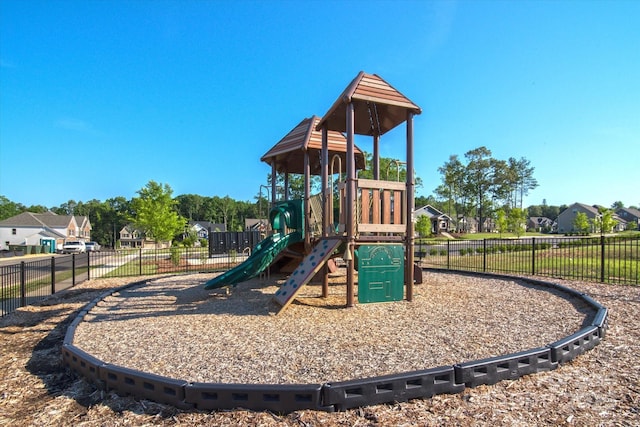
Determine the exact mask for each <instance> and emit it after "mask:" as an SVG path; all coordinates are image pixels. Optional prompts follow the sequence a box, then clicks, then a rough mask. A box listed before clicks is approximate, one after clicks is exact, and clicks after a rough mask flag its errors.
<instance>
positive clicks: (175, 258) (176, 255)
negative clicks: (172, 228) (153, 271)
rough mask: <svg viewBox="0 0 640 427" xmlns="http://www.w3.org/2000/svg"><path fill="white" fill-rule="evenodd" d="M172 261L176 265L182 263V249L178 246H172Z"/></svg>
mask: <svg viewBox="0 0 640 427" xmlns="http://www.w3.org/2000/svg"><path fill="white" fill-rule="evenodd" d="M171 262H172V263H173V265H175V266H176V267H177V266H179V265H180V249H179V248H177V247H172V248H171Z"/></svg>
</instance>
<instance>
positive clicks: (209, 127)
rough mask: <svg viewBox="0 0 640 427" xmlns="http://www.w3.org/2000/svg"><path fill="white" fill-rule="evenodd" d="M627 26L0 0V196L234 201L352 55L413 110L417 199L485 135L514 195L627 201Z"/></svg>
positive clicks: (384, 143) (597, 20)
mask: <svg viewBox="0 0 640 427" xmlns="http://www.w3.org/2000/svg"><path fill="white" fill-rule="evenodd" d="M638 22H640V2H638V1H532V2H528V1H513V2H507V1H394V2H390V1H364V0H359V1H317V0H316V1H313V0H312V1H307V2H300V1H285V0H282V1H196V0H186V1H146V0H137V1H118V0H110V1H31V0H21V1H15V0H2V1H0V194H1V195H4V196H6V197H7V198H9V199H10V200H12V201H15V202H20V203H23V204H25V205H27V206H28V205H32V204H41V205H45V206H47V207H53V206H58V205H60V204H62V203H65V202H67V201H68V200H75V201H79V200H81V201H85V202H86V201H89V200H91V199H98V200H102V201H104V200H106V199H108V198H111V197H116V196H124V197H126V198H131V197H134V196H135V195H136V194H135V193H136V191H137V190H139V189H140V188H142V187H144V186H145V184H146V183H147V182H148V181H149V180H154V181H157V182H161V183H167V184H169V185H170V186H171V187H172V188H173V190H174V195H179V194H188V193H193V194H200V195H203V196H215V195H217V196H225V195H229V196H231V197H233V198H235V199H239V200H253V197H254V196H255V195H256V194H257V193H258V192H259V188H260V185H261V184H266V177H267V175H268V174H269V172H270V168H269V166H268V165H267V164H265V163H261V162H260V157H261V156H262V155H263V154H264V153H265V152H266V151H267V150H268V149H269V148H271V147H272V146H273V145H274V144H275V143H276V142H278V140H280V139H281V138H282V137H283V136H284V135H285V134H286V133H288V132H289V131H290V130H291V129H292V128H293V127H294V126H295V125H296V124H297V123H299V122H300V120H302V119H303V118H305V117H309V116H311V115H313V114H315V115H318V116H322V115H324V113H325V112H326V111H327V110H328V109H329V107H330V106H331V105H332V103H333V102H334V101H335V100H336V98H337V97H338V95H339V94H340V93H341V92H342V90H343V89H344V88H345V87H346V86H347V84H348V83H349V82H350V81H351V80H352V79H353V78H354V77H355V76H356V75H357V73H358V72H359V71H361V70H362V71H365V72H367V73H375V74H378V75H380V76H381V77H382V78H383V79H385V80H386V81H387V82H389V83H390V84H391V85H393V86H394V87H395V88H397V89H398V90H400V91H401V92H402V93H403V94H405V95H406V96H407V97H408V98H410V99H411V100H412V101H413V102H415V103H416V104H418V105H419V106H420V107H421V108H422V110H423V113H422V114H421V115H419V116H417V117H416V119H415V144H416V148H415V156H416V172H417V174H418V176H420V177H421V178H422V180H423V182H424V187H423V188H421V189H418V190H417V194H418V195H425V196H426V195H428V194H430V193H431V192H432V191H433V189H434V188H435V187H436V186H437V185H438V184H439V182H440V176H439V174H438V172H437V168H438V167H439V166H441V165H443V164H444V162H445V161H447V159H448V157H449V155H451V154H458V155H460V156H461V157H462V156H463V155H464V153H465V152H467V151H469V150H471V149H473V148H477V147H479V146H483V145H484V146H486V147H488V148H489V149H490V150H491V151H492V152H493V155H494V157H496V158H500V159H504V160H506V159H507V158H509V157H515V158H520V157H526V158H527V159H529V160H530V161H531V165H532V166H534V167H535V175H534V176H535V177H536V178H537V179H538V181H539V184H540V185H539V187H538V188H537V189H535V190H534V191H532V192H531V193H530V195H529V197H527V198H526V200H525V205H530V204H540V203H542V201H543V199H546V202H547V203H548V204H550V205H560V204H570V203H573V202H576V201H578V202H582V203H588V204H596V203H597V204H602V205H605V206H609V205H611V204H612V203H613V202H614V201H618V200H620V201H622V202H623V203H624V204H625V205H627V206H628V205H636V206H637V205H640V186H639V182H640V180H639V177H640V174H639V167H638V166H639V165H640V26H639V25H638ZM404 133H405V129H404V126H401V127H399V128H397V129H395V130H393V131H392V132H389V133H388V134H387V135H385V136H383V138H382V140H381V155H383V156H385V157H394V158H400V159H404V137H405V134H404ZM356 143H357V144H358V145H359V146H361V147H362V148H363V149H364V150H368V151H371V141H370V140H369V139H367V138H365V139H362V138H359V139H357V140H356Z"/></svg>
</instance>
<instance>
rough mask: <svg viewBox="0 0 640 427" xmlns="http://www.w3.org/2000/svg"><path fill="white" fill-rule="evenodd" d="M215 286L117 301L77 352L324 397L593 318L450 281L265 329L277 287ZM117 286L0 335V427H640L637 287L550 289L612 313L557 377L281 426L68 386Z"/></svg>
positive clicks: (337, 305) (467, 281)
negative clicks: (411, 297)
mask: <svg viewBox="0 0 640 427" xmlns="http://www.w3.org/2000/svg"><path fill="white" fill-rule="evenodd" d="M210 277H211V275H197V274H193V275H178V276H167V277H157V276H156V277H153V278H148V279H149V280H148V282H147V283H146V284H144V285H141V286H136V287H133V288H129V289H127V290H124V291H122V292H120V293H118V294H115V295H113V296H111V297H109V298H107V299H106V300H105V301H104V302H103V303H101V304H99V306H97V307H96V308H95V309H94V310H92V311H91V312H90V314H89V315H88V316H87V317H86V321H85V322H83V323H81V325H80V326H79V327H78V329H77V333H76V340H75V341H74V344H75V345H77V346H78V347H80V348H83V349H84V350H85V351H88V352H89V353H91V354H93V355H94V356H96V357H98V358H100V359H102V360H104V361H107V362H111V363H117V364H121V365H124V366H127V367H131V368H134V369H143V370H146V371H148V372H153V373H157V374H160V375H166V376H170V377H173V378H180V379H185V380H188V381H206V382H214V381H222V382H251V383H300V382H303V383H311V382H320V383H322V382H329V381H341V380H345V379H351V378H359V377H366V376H374V375H383V374H387V373H395V372H402V371H408V370H415V369H424V368H430V367H436V366H441V365H450V364H454V363H458V362H463V361H468V360H475V359H478V358H483V357H489V356H494V355H499V354H505V353H511V352H515V351H519V350H524V349H529V348H533V347H537V346H541V345H544V344H546V343H549V342H552V341H554V340H557V339H559V338H562V337H564V336H566V335H568V334H570V333H572V332H575V331H577V330H578V329H580V328H581V327H582V324H583V323H584V322H589V321H590V319H591V317H590V316H592V315H593V312H592V311H591V310H590V309H589V308H588V307H587V306H584V305H583V304H582V303H579V302H576V301H573V300H571V299H569V300H567V299H565V298H562V297H561V296H559V295H558V294H554V293H550V292H548V291H543V290H541V289H539V288H537V287H534V286H528V285H524V286H523V284H522V283H521V282H519V281H514V280H503V279H495V278H482V277H471V276H465V275H456V274H449V273H444V272H442V273H436V272H426V273H424V284H422V285H418V286H416V288H415V301H414V302H411V303H408V302H406V301H403V302H397V303H388V304H361V305H357V306H356V307H354V308H350V309H346V308H343V304H344V299H345V297H344V286H343V285H341V282H342V279H341V278H340V277H336V278H335V279H334V280H332V282H335V283H333V284H332V286H331V295H330V297H329V298H328V299H326V300H325V299H322V298H319V287H318V286H307V288H305V289H304V290H303V295H301V297H300V298H298V300H297V301H296V302H295V303H294V304H292V305H291V306H290V307H288V308H287V310H286V311H284V312H283V313H282V314H280V315H275V312H276V311H277V309H278V307H277V305H275V304H274V303H272V302H271V301H270V299H271V296H272V295H273V293H274V292H275V290H276V289H277V286H278V283H279V282H280V281H281V280H282V278H281V277H275V276H272V277H271V278H270V279H269V280H260V279H254V280H253V281H250V282H247V283H244V284H241V285H239V286H238V287H237V288H234V289H232V290H231V292H230V293H229V294H227V293H226V292H224V291H220V290H214V291H205V290H203V289H202V284H203V283H204V281H206V280H207V279H208V278H210ZM139 280H140V278H135V281H139ZM127 281H134V280H132V279H128V280H127V279H99V280H92V281H88V282H85V283H83V284H82V285H79V286H77V287H75V288H73V289H71V290H68V291H65V292H61V293H59V294H57V295H55V296H53V297H51V298H49V299H47V300H45V301H44V302H42V303H40V304H38V305H35V306H30V307H26V308H23V309H20V310H19V311H17V312H15V313H13V314H10V315H8V316H5V317H3V318H2V319H0V336H1V337H2V338H1V339H0V351H1V354H2V363H1V364H0V385H1V387H0V426H3V425H11V426H16V425H18V426H19V425H25V426H27V425H29V426H31V425H59V426H66V425H73V426H113V425H135V426H138V425H216V426H218V425H220V426H225V425H228V426H231V425H262V426H279V425H284V426H313V425H323V426H386V425H406V426H409V425H411V426H413V425H443V426H444V425H460V426H471V425H510V426H525V425H526V426H531V425H541V426H542V425H576V426H586V425H588V426H598V425H605V426H618V425H621V426H636V425H640V362H639V360H640V359H639V357H638V355H639V354H640V323H639V319H640V288H638V287H631V286H618V285H604V284H596V283H583V282H570V281H560V280H555V281H556V282H557V283H560V284H562V285H564V286H568V287H571V288H574V289H577V290H579V291H581V292H586V293H588V294H589V295H590V296H591V297H593V298H594V299H595V300H597V301H598V302H600V303H601V304H602V305H604V306H605V307H607V308H608V309H609V329H608V332H607V336H606V339H605V340H604V341H603V342H602V343H601V344H600V345H598V346H596V347H595V348H594V349H593V350H590V351H588V352H587V353H585V354H583V355H581V356H579V357H578V358H577V359H575V360H574V361H572V362H570V363H568V364H566V365H563V366H561V367H560V368H558V369H556V370H554V371H551V372H545V373H539V374H535V375H530V376H526V377H523V378H520V379H518V380H515V381H503V382H500V383H498V384H496V385H493V386H480V387H476V388H473V389H471V388H467V389H465V391H464V392H463V393H460V394H456V395H440V396H434V397H433V398H430V399H418V400H413V401H410V402H404V403H398V404H388V405H376V406H371V407H366V408H360V409H354V410H348V411H345V412H338V413H326V412H318V411H311V410H309V411H297V412H294V413H291V414H286V415H279V414H273V413H270V412H251V411H245V410H234V411H218V412H201V411H184V410H179V409H176V408H174V407H171V406H167V405H161V404H157V403H154V402H151V401H147V400H141V399H136V398H133V397H122V396H118V395H117V394H115V393H112V392H105V391H102V390H99V389H97V388H96V387H95V386H94V385H93V384H90V383H88V382H87V381H85V380H84V379H83V378H81V377H79V376H77V375H76V374H74V373H72V372H71V371H70V370H68V369H67V368H66V367H65V366H64V365H63V363H62V357H61V346H62V340H63V338H64V335H65V332H66V328H67V327H68V325H69V324H70V323H71V321H72V320H73V319H74V318H75V316H76V315H77V313H78V312H79V310H80V309H81V308H82V307H83V306H84V305H85V304H86V303H88V302H90V301H91V300H92V299H94V298H95V297H97V296H98V295H100V294H102V293H103V292H105V291H106V290H109V289H113V288H116V287H118V286H120V285H122V284H125V283H127ZM284 356H286V357H284Z"/></svg>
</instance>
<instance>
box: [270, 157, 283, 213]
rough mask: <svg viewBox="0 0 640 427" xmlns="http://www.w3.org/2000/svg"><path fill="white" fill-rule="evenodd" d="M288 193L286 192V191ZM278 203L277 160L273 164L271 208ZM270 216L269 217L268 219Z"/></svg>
mask: <svg viewBox="0 0 640 427" xmlns="http://www.w3.org/2000/svg"><path fill="white" fill-rule="evenodd" d="M285 191H286V190H285ZM275 203H276V159H275V157H274V159H273V163H272V164H271V207H273V205H274V204H275ZM268 217H269V215H267V218H268Z"/></svg>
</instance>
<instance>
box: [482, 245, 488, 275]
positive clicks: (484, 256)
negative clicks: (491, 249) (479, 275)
mask: <svg viewBox="0 0 640 427" xmlns="http://www.w3.org/2000/svg"><path fill="white" fill-rule="evenodd" d="M482 272H483V273H486V272H487V239H482Z"/></svg>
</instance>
